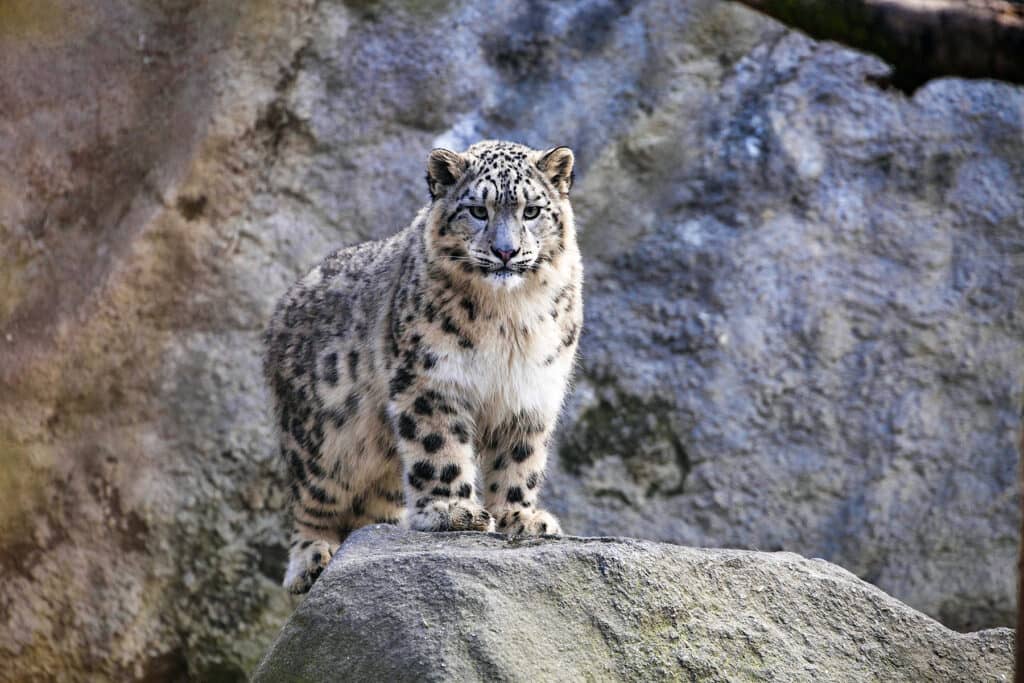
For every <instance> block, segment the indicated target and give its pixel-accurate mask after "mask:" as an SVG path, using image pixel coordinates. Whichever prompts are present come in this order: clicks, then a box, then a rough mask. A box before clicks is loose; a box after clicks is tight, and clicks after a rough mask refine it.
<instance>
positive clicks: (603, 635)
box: [253, 527, 1013, 683]
mask: <svg viewBox="0 0 1024 683" xmlns="http://www.w3.org/2000/svg"><path fill="white" fill-rule="evenodd" d="M1012 640H1013V631H1011V630H1010V629H992V630H987V631H982V632H980V633H971V634H966V635H965V634H960V633H956V632H954V631H950V630H949V629H946V628H944V627H942V626H941V625H940V624H938V623H936V622H935V621H933V620H932V619H929V618H928V617H926V616H925V615H923V614H921V613H920V612H917V611H915V610H913V609H910V608H909V607H907V606H906V605H904V604H902V603H900V602H899V601H897V600H894V599H893V598H891V597H890V596H888V595H886V594H884V593H882V592H881V591H880V590H878V589H876V588H874V587H872V586H870V585H869V584H866V583H864V582H863V581H860V580H858V579H857V577H855V576H853V575H852V574H850V573H849V572H847V571H844V570H843V569H840V568H839V567H836V566H835V565H831V564H829V563H827V562H823V561H820V560H819V561H811V560H805V559H803V558H802V557H798V556H796V555H792V554H790V553H773V554H769V553H752V552H748V551H737V550H698V549H694V548H682V547H679V546H672V545H664V544H659V543H648V542H642V541H634V540H623V539H612V538H589V539H579V538H567V539H561V540H549V539H545V540H530V541H525V542H522V543H518V542H514V541H506V540H505V539H504V538H502V537H496V535H494V536H490V537H488V536H485V535H483V534H457V535H452V534H444V535H443V536H440V537H439V536H436V535H430V534H424V533H416V532H408V531H405V532H402V531H397V530H395V529H394V527H373V528H368V529H364V530H363V531H360V532H358V533H357V534H356V535H354V536H353V537H352V539H351V540H350V541H349V542H348V543H346V544H345V546H344V548H343V549H342V551H341V552H340V554H339V555H337V556H336V557H335V559H334V560H333V561H332V562H331V565H330V567H329V568H328V569H327V571H326V572H325V573H324V574H323V576H322V577H321V578H320V580H319V581H318V582H317V583H316V585H315V586H313V590H312V591H311V592H310V594H309V597H308V598H307V599H306V600H304V601H303V602H302V604H301V605H300V606H299V607H298V609H297V610H296V611H295V614H294V615H293V616H292V618H291V619H289V621H288V623H287V624H286V625H285V627H284V629H283V630H282V632H281V634H280V636H278V638H277V640H276V641H275V642H274V644H273V645H272V646H271V647H270V649H269V651H268V652H267V655H266V657H265V659H264V660H263V662H262V664H261V665H260V667H259V669H257V671H256V673H255V675H254V676H253V680H254V682H255V683H259V682H260V681H267V682H268V683H277V682H279V681H308V682H310V683H312V682H314V681H335V680H339V677H340V678H342V679H344V680H352V681H364V680H388V681H453V680H454V681H519V680H540V681H550V680H574V681H580V680H617V681H658V680H664V681H683V680H686V681H709V682H715V683H725V682H726V681H753V680H769V681H810V680H816V681H818V680H820V681H869V680H880V681H908V682H911V681H924V680H927V681H937V682H938V681H1001V680H1009V677H1010V675H1011V670H1012V668H1013V642H1012ZM396 643H401V646H400V647H396Z"/></svg>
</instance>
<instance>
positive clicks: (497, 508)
mask: <svg viewBox="0 0 1024 683" xmlns="http://www.w3.org/2000/svg"><path fill="white" fill-rule="evenodd" d="M552 427H553V425H552V424H550V423H549V422H548V421H546V420H544V419H543V418H542V417H540V416H538V415H530V414H529V413H519V414H516V415H514V416H512V417H510V418H509V419H507V420H505V421H504V422H502V423H501V424H499V425H498V426H497V427H495V428H493V429H490V430H487V431H486V432H485V433H484V435H483V439H482V441H483V452H482V453H481V462H482V463H483V469H484V500H485V505H486V507H487V509H488V511H490V513H491V514H492V515H493V516H494V518H495V519H496V520H497V530H498V531H499V532H502V533H507V534H511V535H514V536H540V535H544V534H551V535H556V536H557V535H560V534H561V533H562V527H561V525H560V524H559V523H558V519H556V518H555V516H554V515H552V514H551V513H550V512H547V511H546V510H541V509H539V508H538V507H537V495H538V494H539V493H540V487H541V483H542V482H543V481H544V466H545V465H546V464H547V457H548V456H547V444H548V438H549V436H550V434H551V430H552Z"/></svg>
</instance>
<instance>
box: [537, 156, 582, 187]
mask: <svg viewBox="0 0 1024 683" xmlns="http://www.w3.org/2000/svg"><path fill="white" fill-rule="evenodd" d="M575 161H576V159H575V157H574V156H573V154H572V150H571V149H569V148H568V147H555V148H554V149H549V150H548V151H547V152H545V153H544V155H543V156H542V157H541V158H540V159H539V160H538V161H537V168H539V169H540V170H541V171H543V172H544V176H545V177H546V178H547V179H548V180H549V181H551V184H552V185H554V186H555V189H556V190H558V192H559V193H560V194H561V195H562V196H563V197H564V196H566V195H568V194H569V189H570V188H572V181H573V178H574V177H575V176H574V175H573V172H572V166H573V164H574V163H575Z"/></svg>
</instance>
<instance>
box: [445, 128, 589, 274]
mask: <svg viewBox="0 0 1024 683" xmlns="http://www.w3.org/2000/svg"><path fill="white" fill-rule="evenodd" d="M572 169H573V154H572V151H571V150H570V149H569V148H568V147H556V148H554V149H551V150H548V151H538V150H534V149H530V148H529V147H525V146H523V145H518V144H514V143H509V142H493V141H486V142H479V143H477V144H475V145H473V146H472V147H470V148H469V149H467V150H466V151H465V152H463V153H462V154H457V153H455V152H452V151H450V150H446V149H435V150H434V151H433V152H431V153H430V158H429V161H428V164H427V186H428V188H429V190H430V195H431V199H432V200H433V203H432V206H431V218H432V220H428V224H427V232H428V239H427V243H428V250H429V251H430V253H431V256H432V261H434V262H436V263H438V264H439V265H440V266H441V267H442V268H444V269H445V270H446V271H449V272H451V273H452V274H455V275H458V276H460V277H473V278H478V279H482V280H484V281H485V282H487V283H488V284H490V285H492V286H493V287H496V288H509V289H511V288H515V287H518V286H520V285H522V284H524V283H525V282H527V281H528V280H529V279H530V278H531V277H533V276H536V274H537V273H539V272H540V271H541V270H542V269H543V267H544V265H545V264H547V263H550V262H551V261H552V260H553V259H554V258H556V257H557V256H558V255H559V254H560V253H562V252H563V251H564V250H565V246H566V238H567V235H566V231H568V230H572V229H573V227H572V225H573V222H572V214H571V208H570V206H569V201H568V195H569V188H570V186H571V185H572V177H573V175H572Z"/></svg>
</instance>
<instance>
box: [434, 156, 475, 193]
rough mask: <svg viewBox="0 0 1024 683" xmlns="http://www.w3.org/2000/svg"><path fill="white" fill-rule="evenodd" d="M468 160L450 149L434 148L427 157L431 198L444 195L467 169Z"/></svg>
mask: <svg viewBox="0 0 1024 683" xmlns="http://www.w3.org/2000/svg"><path fill="white" fill-rule="evenodd" d="M466 165H467V164H466V160H465V159H464V158H462V157H461V156H459V155H458V154H456V153H455V152H453V151H451V150H450V149H433V150H431V151H430V156H429V157H428V158H427V190H429V191H430V199H431V200H434V199H437V198H439V197H441V196H443V195H444V193H445V192H447V191H448V188H449V187H451V186H452V185H454V184H455V183H457V182H458V181H459V178H461V177H462V174H463V173H465V171H466Z"/></svg>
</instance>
